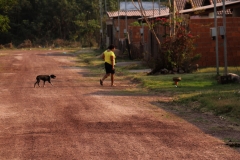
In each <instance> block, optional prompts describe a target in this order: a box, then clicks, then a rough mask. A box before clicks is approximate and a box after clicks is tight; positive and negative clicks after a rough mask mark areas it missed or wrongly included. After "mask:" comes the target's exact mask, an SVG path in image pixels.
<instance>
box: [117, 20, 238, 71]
mask: <svg viewBox="0 0 240 160" xmlns="http://www.w3.org/2000/svg"><path fill="white" fill-rule="evenodd" d="M134 21H136V19H128V31H129V33H130V36H131V37H130V38H131V43H132V44H136V45H137V47H138V44H140V42H141V35H140V28H141V27H133V26H130V23H132V22H134ZM217 21H218V26H223V20H222V18H218V19H217ZM117 24H118V21H117V20H114V25H115V26H117ZM213 27H214V19H209V18H208V19H191V20H190V21H189V29H190V31H191V33H192V34H193V35H198V36H199V38H198V39H197V41H196V43H195V45H196V51H195V52H196V53H200V54H201V55H202V57H201V59H200V60H199V61H198V62H197V63H198V64H199V66H200V67H215V66H216V51H215V45H216V41H215V40H212V37H211V36H210V28H213ZM124 28H125V19H122V20H120V38H124V34H123V29H124ZM144 31H145V32H144V33H145V34H144V41H145V44H148V45H149V44H150V43H149V42H150V37H149V31H148V28H147V27H145V29H144ZM159 31H160V32H161V31H163V30H161V29H160V30H159ZM226 35H227V36H226V37H227V65H228V66H240V17H227V18H226ZM115 38H117V39H118V33H115ZM151 47H152V46H148V48H151ZM139 54H142V53H139ZM152 54H153V53H152ZM218 58H219V66H224V40H223V39H222V38H221V36H220V35H219V36H218Z"/></svg>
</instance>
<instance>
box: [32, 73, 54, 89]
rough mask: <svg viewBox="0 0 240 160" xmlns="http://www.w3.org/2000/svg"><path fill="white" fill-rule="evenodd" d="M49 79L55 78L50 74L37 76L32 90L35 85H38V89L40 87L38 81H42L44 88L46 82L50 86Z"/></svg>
mask: <svg viewBox="0 0 240 160" xmlns="http://www.w3.org/2000/svg"><path fill="white" fill-rule="evenodd" d="M51 78H52V79H55V78H56V76H55V75H53V74H52V75H38V76H37V77H36V80H37V82H35V84H34V88H35V85H36V84H38V87H40V86H39V82H40V80H42V81H43V87H44V85H45V82H46V81H48V82H49V83H50V84H51V85H52V83H51ZM52 86H53V85H52Z"/></svg>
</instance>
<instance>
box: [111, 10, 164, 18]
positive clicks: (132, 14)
mask: <svg viewBox="0 0 240 160" xmlns="http://www.w3.org/2000/svg"><path fill="white" fill-rule="evenodd" d="M144 14H145V16H147V17H150V16H160V15H161V16H163V15H165V16H166V15H169V8H163V9H160V12H159V9H154V10H145V13H144ZM107 15H108V17H109V18H114V17H118V16H119V17H125V16H127V17H142V14H141V12H140V11H139V10H130V11H114V12H107Z"/></svg>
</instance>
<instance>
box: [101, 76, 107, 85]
mask: <svg viewBox="0 0 240 160" xmlns="http://www.w3.org/2000/svg"><path fill="white" fill-rule="evenodd" d="M108 76H109V74H105V75H104V76H103V78H102V79H100V84H101V85H103V81H104V80H105V79H106V78H107V77H108Z"/></svg>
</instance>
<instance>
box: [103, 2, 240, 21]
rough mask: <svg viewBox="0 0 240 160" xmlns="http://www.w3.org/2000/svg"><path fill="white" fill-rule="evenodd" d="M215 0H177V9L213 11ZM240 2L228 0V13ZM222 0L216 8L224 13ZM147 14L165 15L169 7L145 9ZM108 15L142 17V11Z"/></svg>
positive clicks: (183, 10) (180, 11)
mask: <svg viewBox="0 0 240 160" xmlns="http://www.w3.org/2000/svg"><path fill="white" fill-rule="evenodd" d="M213 2H214V0H176V1H175V5H176V9H177V11H178V12H179V13H185V14H187V13H194V12H196V11H204V12H213V9H214V3H213ZM238 3H239V4H240V0H226V1H225V6H226V10H225V13H226V14H232V12H231V10H230V7H231V6H232V5H235V4H238ZM222 6H223V3H222V0H217V3H216V8H217V14H218V15H222V13H223V11H222ZM145 14H146V15H145V16H147V17H149V18H150V17H152V18H153V17H164V16H168V15H169V8H167V7H162V8H160V12H159V9H154V10H153V9H151V10H145ZM107 15H108V17H109V18H116V17H118V16H119V17H125V16H127V17H142V15H141V12H140V11H139V10H137V9H136V10H128V11H123V10H120V11H110V12H107Z"/></svg>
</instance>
